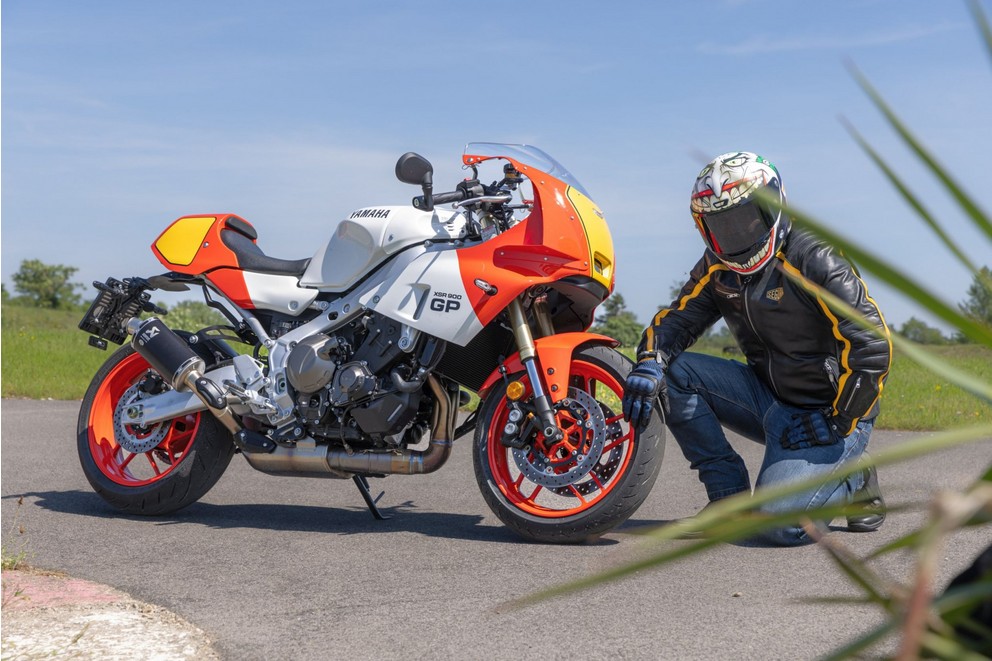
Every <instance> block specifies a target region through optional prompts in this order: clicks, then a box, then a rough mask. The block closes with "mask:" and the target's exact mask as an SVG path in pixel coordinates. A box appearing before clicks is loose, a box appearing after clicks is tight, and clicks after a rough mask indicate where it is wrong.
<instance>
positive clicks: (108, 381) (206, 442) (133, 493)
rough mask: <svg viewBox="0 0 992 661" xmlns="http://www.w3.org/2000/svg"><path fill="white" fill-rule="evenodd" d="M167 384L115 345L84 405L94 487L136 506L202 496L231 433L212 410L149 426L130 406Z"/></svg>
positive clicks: (84, 457)
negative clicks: (135, 421)
mask: <svg viewBox="0 0 992 661" xmlns="http://www.w3.org/2000/svg"><path fill="white" fill-rule="evenodd" d="M164 387H165V386H164V385H163V383H162V379H161V377H160V376H159V375H158V373H157V372H155V371H154V370H153V369H152V368H151V367H150V366H149V365H148V362H147V361H145V359H144V358H142V357H141V356H139V355H138V354H137V353H135V352H134V350H133V349H132V348H131V347H129V346H125V347H123V348H121V349H119V350H118V351H117V352H116V353H114V354H113V355H112V356H111V357H110V359H109V360H108V361H107V362H106V363H104V365H103V367H101V368H100V370H99V371H98V372H97V374H96V376H95V377H93V381H92V382H91V383H90V387H89V388H88V389H87V391H86V395H85V397H84V398H83V403H82V406H81V407H80V410H79V421H78V424H77V428H76V431H77V436H76V445H77V450H78V452H79V461H80V464H81V465H82V467H83V472H84V473H85V474H86V478H87V479H88V480H89V482H90V484H91V485H92V486H93V489H94V490H95V491H96V492H97V493H98V494H100V496H102V497H103V499H104V500H106V501H107V502H108V503H110V504H111V505H113V506H114V507H116V508H118V509H120V510H123V511H125V512H128V513H131V514H144V515H156V514H169V513H170V512H175V511H176V510H178V509H181V508H183V507H186V506H187V505H189V504H191V503H193V502H195V501H196V500H198V499H199V498H200V497H202V496H203V495H204V494H205V493H207V491H209V490H210V488H211V487H212V486H213V485H214V484H216V482H217V480H219V479H220V476H221V475H222V474H223V473H224V470H225V469H226V468H227V466H228V464H230V462H231V457H232V455H233V454H234V444H233V442H232V440H231V436H230V434H229V433H228V432H227V430H226V429H224V427H223V426H222V425H221V424H220V423H219V422H218V421H217V419H216V418H214V417H213V416H212V415H210V414H209V413H206V412H200V413H192V414H189V415H184V416H181V417H177V418H174V419H172V420H167V421H165V422H160V423H155V424H152V425H148V426H147V427H137V426H134V425H130V424H126V423H125V417H124V413H125V411H126V410H127V409H128V408H129V407H132V406H137V405H140V401H141V400H142V399H143V398H145V397H147V396H148V393H149V392H156V391H158V390H161V389H162V388H164Z"/></svg>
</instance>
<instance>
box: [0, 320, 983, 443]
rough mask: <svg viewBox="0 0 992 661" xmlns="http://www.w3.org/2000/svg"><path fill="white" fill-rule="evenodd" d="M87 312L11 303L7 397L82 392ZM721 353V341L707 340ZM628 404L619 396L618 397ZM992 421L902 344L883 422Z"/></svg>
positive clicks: (915, 425)
mask: <svg viewBox="0 0 992 661" xmlns="http://www.w3.org/2000/svg"><path fill="white" fill-rule="evenodd" d="M80 317H82V312H76V311H65V310H44V309H40V308H30V307H20V306H15V305H4V306H3V308H2V311H0V319H2V326H3V337H2V342H3V346H2V351H3V354H4V355H5V356H6V357H7V359H6V360H4V361H3V362H2V383H3V388H2V390H3V393H2V394H3V397H25V398H30V399H70V400H71V399H82V397H83V393H84V392H85V391H86V387H87V386H88V385H89V382H90V379H91V378H92V377H93V374H94V373H96V371H97V369H99V367H100V365H101V364H103V362H104V361H105V360H107V358H108V356H109V355H110V352H109V350H108V351H99V350H97V349H94V348H92V347H90V346H89V345H88V344H87V343H86V337H87V336H86V334H85V333H83V332H82V331H80V330H79V329H78V328H77V327H76V325H77V323H78V322H79V319H80ZM702 350H703V351H705V352H706V353H712V354H714V355H721V354H720V351H719V348H715V347H706V346H704V347H702ZM931 350H932V351H933V353H935V354H937V355H938V356H940V357H941V358H943V359H945V360H946V361H947V362H949V363H951V364H952V365H955V366H956V367H959V368H961V369H962V370H965V371H967V372H969V373H971V374H973V375H975V376H977V377H979V378H981V379H983V380H986V381H990V380H992V349H990V348H988V347H983V346H980V345H973V344H965V345H953V346H944V347H932V348H931ZM613 404H614V405H615V409H616V410H617V411H619V410H620V404H619V401H617V402H613ZM985 422H992V405H989V404H988V403H984V402H982V401H980V400H978V399H976V398H975V397H973V396H971V395H969V394H968V393H966V392H964V391H963V390H961V389H960V388H958V387H957V386H953V385H951V384H949V383H948V382H947V381H946V379H943V378H941V377H939V376H936V375H935V374H933V373H932V372H929V371H927V370H926V369H925V368H923V367H920V366H919V365H917V364H916V363H913V362H912V361H910V360H909V359H908V358H906V357H904V356H901V355H900V353H899V351H898V350H896V352H895V355H894V360H893V365H892V372H891V373H890V374H889V379H888V382H887V383H886V385H885V395H884V397H883V399H882V415H881V417H880V418H879V423H878V425H879V427H880V428H883V429H906V430H929V429H949V428H952V427H958V426H961V425H966V424H979V423H985Z"/></svg>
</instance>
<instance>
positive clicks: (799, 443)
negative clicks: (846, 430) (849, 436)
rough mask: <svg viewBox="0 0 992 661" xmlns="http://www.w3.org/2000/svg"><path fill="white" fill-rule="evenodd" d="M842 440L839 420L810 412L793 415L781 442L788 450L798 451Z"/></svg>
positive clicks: (816, 412) (818, 412)
mask: <svg viewBox="0 0 992 661" xmlns="http://www.w3.org/2000/svg"><path fill="white" fill-rule="evenodd" d="M841 438H843V432H842V431H841V427H840V425H839V424H838V423H837V420H835V419H834V418H833V417H832V416H831V417H827V416H826V415H824V414H823V413H822V412H820V411H809V412H806V413H794V414H793V415H792V421H791V422H790V423H789V426H788V427H786V428H785V431H783V432H782V437H781V442H782V447H783V448H785V449H787V450H798V449H800V448H809V447H812V446H814V445H833V444H834V443H836V442H837V441H839V440H840V439H841Z"/></svg>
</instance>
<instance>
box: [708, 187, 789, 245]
mask: <svg viewBox="0 0 992 661" xmlns="http://www.w3.org/2000/svg"><path fill="white" fill-rule="evenodd" d="M777 219H778V213H776V212H773V211H772V210H771V209H769V208H768V207H767V206H766V205H765V204H762V203H761V202H760V201H758V200H755V199H750V200H747V201H746V202H743V203H741V204H736V205H734V206H732V207H730V208H729V209H724V210H721V211H717V212H713V213H705V214H699V220H700V222H701V223H702V225H703V228H704V229H705V230H706V234H707V237H708V238H709V242H710V247H711V248H712V249H713V251H714V252H716V253H718V254H721V255H739V254H741V253H743V252H746V251H747V250H749V249H750V248H752V247H754V245H755V244H756V243H758V242H759V241H761V240H762V239H764V238H765V237H766V236H768V232H769V231H770V230H771V229H772V227H774V226H775V221H776V220H777Z"/></svg>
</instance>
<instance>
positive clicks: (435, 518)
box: [23, 490, 617, 545]
mask: <svg viewBox="0 0 992 661" xmlns="http://www.w3.org/2000/svg"><path fill="white" fill-rule="evenodd" d="M23 495H24V496H25V497H30V498H33V499H35V502H34V504H35V505H37V506H38V507H41V508H43V509H46V510H49V511H52V512H57V513H60V514H73V515H78V516H88V517H94V518H98V519H123V520H126V521H134V522H141V523H146V524H149V525H199V526H206V527H208V528H213V529H217V530H225V529H243V528H250V529H255V530H273V531H280V532H310V533H314V532H316V533H327V534H333V535H343V536H346V535H361V534H397V533H418V534H421V535H425V536H427V537H440V538H444V539H461V540H466V541H478V542H502V543H508V544H529V543H530V542H527V541H526V540H523V539H521V538H520V537H518V536H517V535H515V534H514V533H513V532H512V531H510V530H509V529H507V528H506V527H504V526H503V525H502V524H500V523H489V522H486V521H485V519H486V517H484V516H483V515H481V514H458V513H450V512H430V511H424V510H421V509H418V507H417V505H416V504H415V503H414V502H413V501H406V502H403V503H399V504H397V505H391V506H387V507H381V510H382V513H383V514H385V515H386V516H387V517H389V518H387V519H386V520H377V519H374V518H373V517H372V514H371V513H370V512H369V511H368V510H367V509H365V508H364V507H324V506H319V505H299V504H287V503H258V504H215V503H209V502H204V501H201V502H198V503H194V504H192V505H190V506H189V507H186V508H185V509H182V510H180V511H178V512H175V513H173V514H168V515H164V516H153V517H146V516H137V515H133V514H124V513H121V512H119V511H118V510H115V509H113V508H111V507H110V506H109V505H107V504H106V503H105V502H104V501H103V499H102V498H100V497H99V496H98V495H97V494H95V493H92V492H86V491H80V490H73V491H42V492H33V493H25V494H23ZM615 543H617V540H612V539H600V540H598V541H597V542H596V545H609V544H615Z"/></svg>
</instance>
